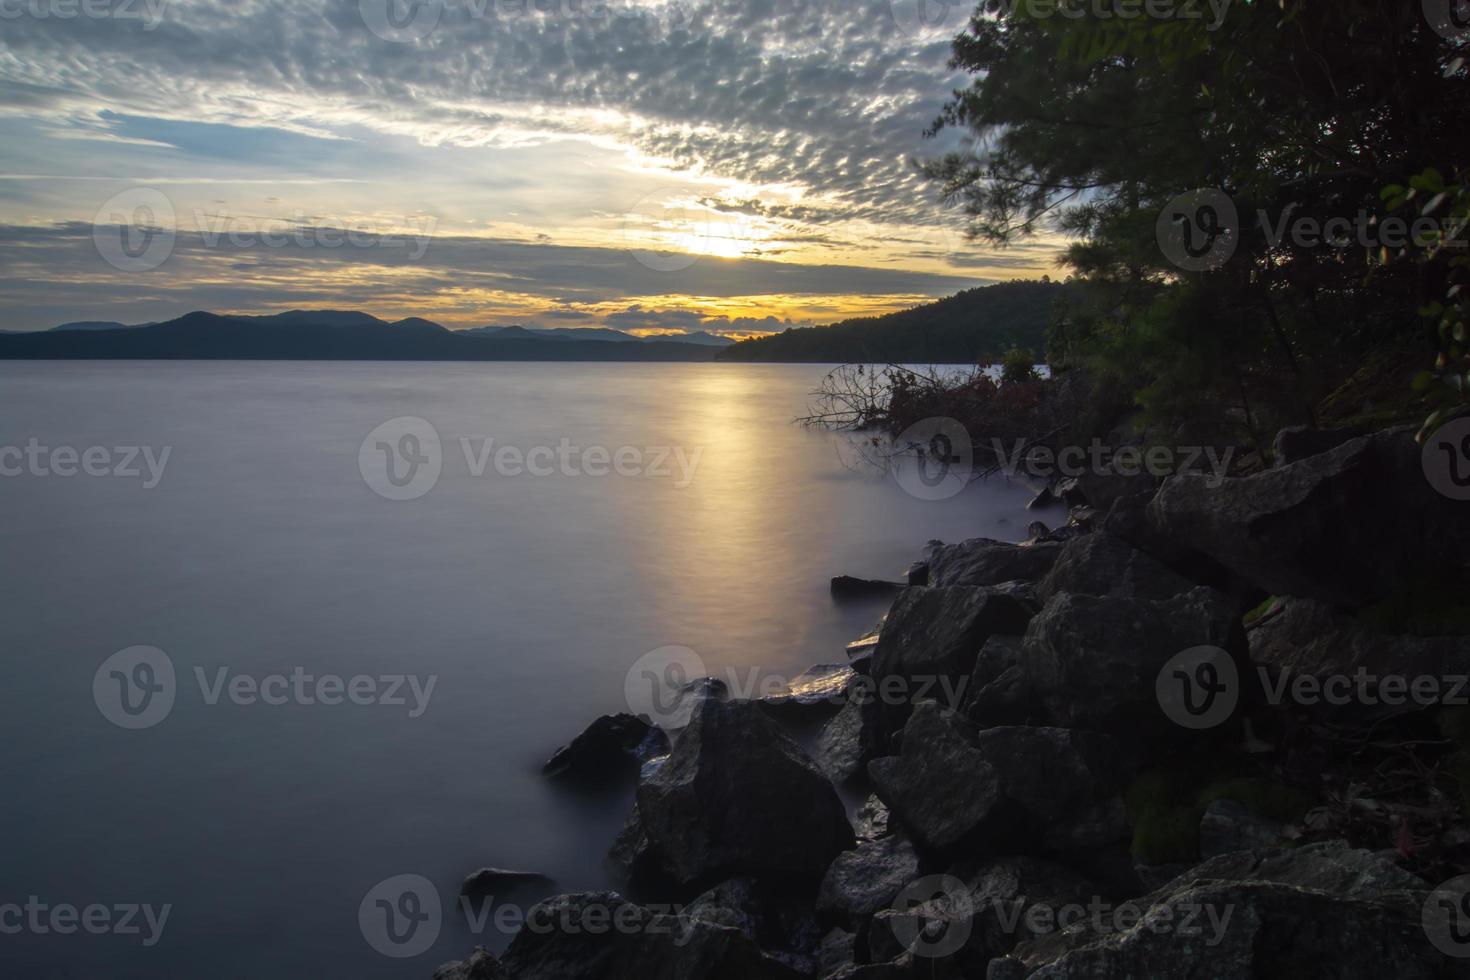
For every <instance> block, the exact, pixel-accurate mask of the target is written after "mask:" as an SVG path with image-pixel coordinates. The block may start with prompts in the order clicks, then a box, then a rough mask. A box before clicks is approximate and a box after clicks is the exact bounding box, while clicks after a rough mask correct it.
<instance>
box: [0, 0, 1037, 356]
mask: <svg viewBox="0 0 1470 980" xmlns="http://www.w3.org/2000/svg"><path fill="white" fill-rule="evenodd" d="M965 15H966V10H965V8H964V6H963V5H961V4H955V5H952V6H951V5H947V4H945V3H944V2H942V0H891V2H890V0H586V2H582V0H539V2H532V0H412V2H409V0H0V311H3V312H0V329H10V330H33V329H43V328H48V327H51V326H54V325H56V324H59V323H62V322H69V321H76V320H117V321H122V322H127V323H143V322H152V321H157V320H164V319H170V318H172V317H175V316H179V315H182V314H183V313H186V312H189V311H192V310H198V309H207V310H212V311H215V312H220V313H272V312H279V311H282V310H288V309H300V308H307V309H317V308H326V309H360V310H365V311H367V312H369V313H373V314H375V315H377V316H381V317H383V318H385V319H396V318H399V317H404V316H424V317H428V318H430V319H433V320H436V321H438V322H440V323H443V324H445V325H446V326H449V327H454V328H462V327H472V326H484V325H509V324H522V325H525V326H532V327H538V326H539V327H595V326H611V327H615V328H617V329H623V330H628V331H631V332H634V333H639V334H644V335H647V334H652V333H658V332H665V331H682V330H697V329H704V330H711V331H713V332H717V333H726V334H731V335H736V336H744V335H749V334H754V333H762V332H769V331H777V330H782V329H785V328H786V327H789V326H805V325H811V324H824V323H830V322H834V321H837V320H841V319H844V318H847V317H852V316H864V315H871V314H876V313H884V312H889V311H892V310H896V309H902V308H905V307H908V306H913V305H915V304H917V303H921V302H925V301H927V300H929V299H931V298H936V297H940V296H946V295H950V294H952V293H954V292H956V291H958V290H960V289H965V288H970V287H973V286H977V285H985V284H987V283H991V282H996V281H1001V280H1008V279H1015V278H1031V277H1039V276H1041V275H1043V274H1055V272H1056V271H1057V269H1056V266H1055V256H1056V253H1057V246H1058V243H1057V242H1056V240H1054V239H1053V238H1049V237H1048V238H1043V239H1041V240H1038V241H1034V242H1030V243H1026V244H1023V245H1020V246H1013V247H1011V248H1009V249H1006V250H1004V251H997V250H995V249H992V248H988V247H985V246H982V245H978V244H975V243H971V242H969V241H967V240H966V238H965V236H964V234H963V224H964V222H963V218H962V217H961V216H959V215H957V214H955V213H954V212H953V211H948V210H946V209H945V208H944V207H943V205H942V202H941V201H940V200H939V195H938V193H937V191H936V189H935V188H934V187H933V186H932V185H930V184H928V183H926V182H925V181H924V180H923V179H922V177H921V176H920V175H919V174H917V173H916V172H915V170H914V167H913V165H912V161H913V160H914V159H915V158H916V157H924V156H933V155H937V154H939V153H941V152H944V151H947V150H951V149H955V148H957V147H958V148H963V146H964V140H965V138H966V137H965V136H964V135H963V134H959V133H946V134H944V135H943V136H942V137H941V138H940V139H925V138H924V136H923V132H924V130H925V128H926V127H927V126H928V125H929V124H930V123H931V122H932V121H933V120H934V119H935V117H936V116H937V115H938V112H939V109H940V107H941V106H942V105H943V103H944V101H945V99H946V98H947V96H948V95H949V93H950V92H951V91H953V90H954V89H955V88H957V87H962V86H963V85H964V84H965V78H964V76H963V75H960V74H956V73H955V72H954V71H952V70H951V69H950V68H949V67H948V66H947V60H948V39H949V37H950V36H952V35H953V34H954V33H955V32H956V31H957V30H959V29H961V27H962V26H963V22H964V19H965Z"/></svg>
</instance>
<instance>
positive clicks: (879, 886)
mask: <svg viewBox="0 0 1470 980" xmlns="http://www.w3.org/2000/svg"><path fill="white" fill-rule="evenodd" d="M918 876H919V854H918V852H917V851H916V850H914V845H913V844H911V843H909V842H908V841H906V840H903V839H901V838H898V837H883V838H880V839H878V840H874V841H868V842H866V843H863V844H859V845H858V846H857V847H856V848H855V849H854V850H851V851H844V852H843V853H841V854H839V855H837V860H835V861H833V862H832V865H831V867H829V868H828V869H827V873H826V875H824V876H823V878H822V886H821V889H820V890H819V891H818V892H817V911H818V912H820V913H823V914H826V915H829V916H834V917H836V918H838V919H840V920H842V921H848V922H850V921H855V920H857V919H861V918H864V917H866V916H870V915H872V914H873V913H875V912H877V911H878V910H879V909H881V908H883V907H884V906H886V905H887V904H888V903H889V902H891V901H893V899H894V896H896V895H897V894H898V893H899V892H900V891H902V890H903V886H904V885H907V884H908V883H909V882H910V881H913V880H914V879H915V878H917V877H918Z"/></svg>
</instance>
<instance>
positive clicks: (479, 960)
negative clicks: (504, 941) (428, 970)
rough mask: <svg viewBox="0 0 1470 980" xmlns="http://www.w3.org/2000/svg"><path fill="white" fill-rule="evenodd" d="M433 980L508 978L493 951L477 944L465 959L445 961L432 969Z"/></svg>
mask: <svg viewBox="0 0 1470 980" xmlns="http://www.w3.org/2000/svg"><path fill="white" fill-rule="evenodd" d="M434 980H510V977H509V975H508V974H507V973H506V972H505V968H504V967H503V966H501V965H500V961H499V960H497V959H496V958H495V956H494V954H493V953H491V952H490V951H489V950H487V949H485V948H483V947H480V946H477V947H475V951H474V952H473V953H471V954H470V958H469V959H467V960H456V961H455V962H453V963H445V964H444V965H443V966H441V967H439V969H437V970H435V971H434Z"/></svg>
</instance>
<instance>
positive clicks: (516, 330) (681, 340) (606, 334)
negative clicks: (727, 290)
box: [460, 327, 735, 347]
mask: <svg viewBox="0 0 1470 980" xmlns="http://www.w3.org/2000/svg"><path fill="white" fill-rule="evenodd" d="M460 333H465V334H470V335H472V336H477V337H498V338H499V339H501V340H601V341H607V342H608V343H616V344H639V343H642V344H649V343H653V344H701V345H703V346H706V347H729V346H731V345H732V344H734V343H735V341H733V340H731V339H730V338H729V337H721V336H719V335H718V334H712V333H710V332H708V331H706V330H698V331H695V332H694V333H670V334H659V335H658V336H656V337H635V336H633V335H632V334H630V333H624V332H623V331H621V330H612V329H609V328H606V327H474V328H472V329H470V330H461V331H460Z"/></svg>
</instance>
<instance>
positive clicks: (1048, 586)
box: [1036, 531, 1195, 604]
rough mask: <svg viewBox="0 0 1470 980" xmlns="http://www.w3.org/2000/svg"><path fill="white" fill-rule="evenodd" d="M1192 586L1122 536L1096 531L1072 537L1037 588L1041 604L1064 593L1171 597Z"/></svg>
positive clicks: (1152, 597)
mask: <svg viewBox="0 0 1470 980" xmlns="http://www.w3.org/2000/svg"><path fill="white" fill-rule="evenodd" d="M1194 587H1195V585H1194V583H1193V582H1190V581H1189V580H1188V579H1186V578H1184V577H1183V576H1182V575H1179V574H1177V573H1176V572H1174V571H1173V570H1172V569H1170V568H1169V567H1168V566H1167V565H1165V564H1163V563H1162V562H1159V561H1156V560H1154V559H1153V558H1150V557H1149V556H1148V555H1146V554H1144V553H1143V552H1142V551H1139V550H1138V549H1137V548H1135V547H1133V546H1132V545H1131V544H1129V543H1128V542H1126V541H1124V540H1123V539H1122V538H1118V537H1115V536H1113V535H1111V534H1108V533H1107V532H1106V531H1098V532H1095V533H1093V534H1085V535H1082V536H1081V537H1077V538H1073V539H1072V540H1071V541H1068V542H1067V544H1066V546H1065V547H1063V548H1062V553H1061V554H1060V555H1059V556H1058V557H1057V561H1056V564H1055V565H1053V566H1052V570H1051V571H1050V572H1049V573H1048V574H1047V576H1046V578H1044V579H1043V580H1042V582H1041V585H1040V586H1039V587H1038V588H1037V590H1036V595H1037V598H1038V599H1039V600H1040V601H1041V602H1042V603H1043V604H1044V603H1046V602H1047V600H1049V599H1050V598H1051V597H1052V596H1054V595H1057V594H1059V593H1063V592H1070V593H1072V594H1074V595H1093V596H1117V597H1119V598H1125V599H1172V598H1173V597H1174V596H1177V595H1180V594H1182V593H1185V592H1188V591H1190V590H1191V589H1193V588H1194Z"/></svg>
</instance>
